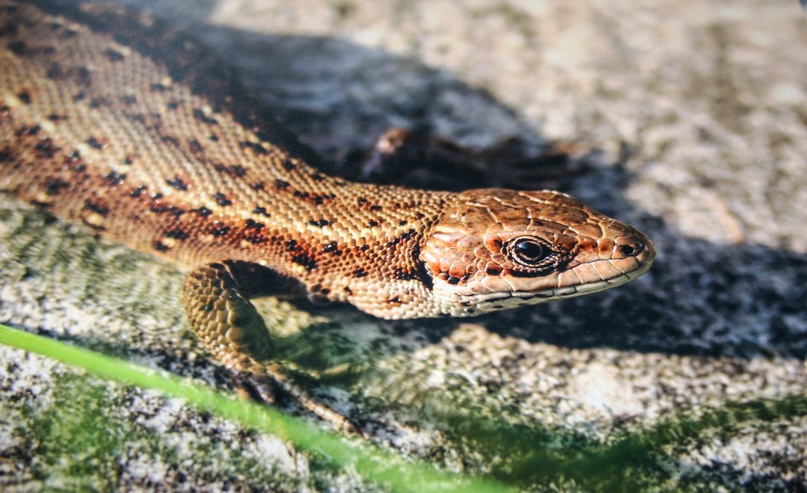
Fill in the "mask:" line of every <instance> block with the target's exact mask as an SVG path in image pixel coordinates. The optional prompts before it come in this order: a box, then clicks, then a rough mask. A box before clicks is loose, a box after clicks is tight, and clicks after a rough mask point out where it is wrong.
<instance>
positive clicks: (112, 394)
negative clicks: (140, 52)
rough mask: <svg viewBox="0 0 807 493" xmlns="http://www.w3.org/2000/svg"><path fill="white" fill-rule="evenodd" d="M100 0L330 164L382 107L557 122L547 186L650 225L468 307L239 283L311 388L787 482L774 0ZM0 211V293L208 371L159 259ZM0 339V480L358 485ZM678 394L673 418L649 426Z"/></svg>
mask: <svg viewBox="0 0 807 493" xmlns="http://www.w3.org/2000/svg"><path fill="white" fill-rule="evenodd" d="M130 3H132V4H134V5H136V6H138V8H145V9H148V10H151V11H153V12H154V13H155V14H157V15H158V16H160V17H163V18H165V19H166V20H167V21H168V22H170V23H171V24H175V25H177V26H179V27H181V28H183V29H186V30H189V31H190V32H192V33H193V34H194V35H195V36H197V37H199V38H200V39H201V40H202V41H203V42H204V43H205V44H207V45H209V46H210V47H211V49H212V50H214V51H216V52H218V53H219V54H220V55H221V57H222V59H224V60H227V62H228V63H231V64H233V65H234V66H235V68H236V69H237V70H238V72H239V73H240V74H241V76H242V77H243V80H244V81H245V83H246V84H247V85H248V86H249V87H250V88H251V89H252V90H254V91H256V92H257V93H259V94H260V96H261V97H262V98H263V99H264V101H265V102H266V104H267V105H269V106H270V107H271V108H273V109H274V110H275V111H276V113H277V115H278V118H279V119H280V120H281V121H283V122H284V123H286V124H287V125H288V126H289V127H290V128H292V129H293V130H294V131H295V132H296V133H298V135H300V136H301V137H302V138H303V140H305V141H307V142H308V143H309V144H310V145H312V146H313V147H314V148H316V149H317V150H318V151H319V152H320V153H321V154H323V156H325V157H326V159H327V160H328V166H329V171H332V172H345V173H346V172H347V171H345V170H344V169H343V163H344V159H345V158H346V157H347V156H350V155H351V154H352V153H356V152H358V151H359V150H361V149H364V148H366V147H368V146H369V145H371V144H372V143H373V142H374V140H375V138H376V137H377V136H378V135H379V134H381V133H383V132H384V131H385V130H387V129H389V128H391V127H405V128H423V127H425V128H428V129H430V130H431V131H432V132H434V133H436V134H438V135H440V136H442V137H445V138H449V139H452V140H455V141H457V142H460V143H462V144H463V145H467V146H472V147H476V148H484V147H489V146H492V145H495V144H497V143H499V142H502V141H504V140H506V139H508V138H518V139H520V140H521V141H522V142H525V143H526V144H527V145H528V146H540V145H542V144H544V143H546V142H556V141H561V142H573V143H575V144H576V145H581V146H583V147H585V148H587V149H590V150H591V153H590V154H591V156H590V161H591V163H592V164H591V165H590V166H589V168H588V169H587V170H586V171H585V172H583V173H581V174H580V176H577V177H575V178H574V179H573V180H568V181H567V180H563V181H562V183H561V186H563V187H564V189H565V190H567V191H569V192H570V193H572V194H574V195H576V196H578V197H579V198H581V199H583V200H585V201H587V202H589V203H590V204H591V205H593V206H595V207H596V208H599V209H601V210H603V211H604V212H606V213H609V214H612V215H615V216H616V217H619V218H620V219H622V220H625V221H626V222H629V223H632V224H636V225H637V226H638V227H639V228H640V229H642V230H643V231H645V232H646V233H648V234H649V235H650V236H651V238H653V239H654V241H655V243H656V246H657V249H658V251H659V255H658V258H657V261H656V264H655V265H654V267H653V269H652V270H651V271H650V272H649V273H648V274H647V275H645V276H644V277H642V278H641V279H639V280H637V281H635V282H633V283H631V284H629V285H627V286H624V287H621V288H619V289H616V290H612V291H609V292H606V293H602V294H597V295H592V296H588V297H584V298H578V299H574V300H569V301H566V302H563V303H555V304H547V305H543V306H538V307H533V308H527V309H520V310H515V311H510V312H504V313H500V314H495V315H491V316H486V317H483V318H479V319H473V320H461V321H425V322H424V321H407V322H399V323H390V322H381V321H377V320H374V319H372V318H370V317H366V316H363V315H361V314H358V313H356V312H355V311H353V310H351V309H348V308H344V307H335V308H327V309H319V308H318V309H316V310H313V309H311V308H310V307H306V306H298V305H291V304H288V303H279V302H277V301H274V300H268V301H267V302H266V303H265V307H264V308H265V311H266V312H267V313H268V314H269V315H268V318H269V320H270V322H269V324H270V325H271V326H273V327H274V328H275V329H276V330H277V331H278V332H281V333H286V334H294V333H298V334H301V335H299V340H298V341H297V343H296V344H295V346H294V347H292V348H291V349H290V353H294V354H291V355H290V356H289V357H293V358H297V359H301V360H304V359H306V358H311V357H316V358H317V359H318V360H319V363H318V364H319V365H320V366H324V367H331V366H332V367H338V366H339V365H355V366H356V367H360V368H363V369H365V371H363V372H362V373H361V374H360V377H359V378H357V379H356V381H351V382H350V383H345V382H344V381H342V382H341V383H340V381H339V379H335V381H334V383H328V382H327V381H326V382H324V383H322V384H321V385H320V386H319V387H317V388H316V389H315V390H316V391H317V393H318V395H320V396H321V397H322V398H323V399H324V400H326V401H327V402H328V403H330V404H331V405H333V406H334V407H335V408H336V409H339V410H342V411H344V412H348V413H350V414H351V416H355V417H356V419H357V420H359V421H360V422H362V423H366V424H367V429H368V431H369V432H370V433H371V436H372V437H371V439H372V440H374V441H377V442H379V443H385V444H386V445H387V446H389V447H392V448H393V449H394V450H400V451H401V453H405V454H413V455H415V456H418V457H422V458H424V459H426V460H428V461H431V462H434V463H435V464H437V465H439V466H441V467H446V468H449V469H454V470H462V471H466V472H471V473H477V474H486V475H490V477H493V478H499V479H502V480H503V481H506V482H514V483H515V484H517V485H518V486H520V487H523V488H525V489H534V490H544V489H551V488H560V489H572V490H575V489H583V490H591V489H603V490H607V489H608V488H609V487H613V486H614V485H620V484H625V481H628V480H630V481H633V483H630V484H633V485H637V486H639V487H641V488H644V489H650V490H664V489H678V490H692V491H695V490H704V489H705V490H712V489H727V490H737V489H748V490H755V489H756V490H758V489H763V490H779V491H786V490H790V491H801V490H802V489H803V487H804V486H803V485H804V484H807V417H805V414H806V413H805V410H804V408H805V406H804V404H803V401H801V402H802V404H801V405H798V404H796V405H793V406H790V405H789V403H790V402H791V401H790V400H788V399H792V396H797V400H796V402H797V403H798V402H799V401H798V396H800V397H801V398H802V399H804V396H805V388H806V386H807V375H806V369H805V357H807V311H806V310H805V307H806V306H807V158H805V156H807V59H806V58H805V57H804V50H803V47H804V46H805V45H807V25H805V18H804V14H803V12H802V11H801V10H800V9H799V7H798V5H797V3H796V2H777V1H773V0H770V1H766V2H752V1H750V0H741V1H738V2H731V3H724V4H714V3H712V4H703V3H702V2H695V1H685V2H672V1H669V0H667V1H660V2H635V1H632V2H628V1H621V2H585V3H575V2H561V1H553V2H533V1H528V0H522V1H517V0H512V1H501V0H474V1H472V2H463V3H462V4H460V3H457V2H448V1H439V0H438V1H428V2H427V1H419V0H411V1H406V2H402V1H377V2H359V1H349V0H343V1H325V0H304V1H299V2H293V3H292V2H282V1H271V0H264V1H257V0H240V1H228V2H223V1H221V2H216V1H212V0H210V1H205V2H195V1H190V0H181V1H175V2H158V1H156V0H150V1H145V0H144V1H139V2H135V1H133V2H130ZM507 172H508V170H507V169H503V170H493V173H492V176H496V174H497V173H498V174H501V173H507ZM514 173H515V172H514ZM460 179H461V177H458V180H460ZM511 181H513V182H516V183H518V181H519V178H518V176H516V177H515V179H512V178H511ZM524 185H525V186H529V185H532V182H531V181H529V180H525V181H524ZM0 237H2V240H0V278H1V279H2V282H0V321H3V322H6V323H10V324H12V325H15V326H19V327H24V328H26V329H27V330H31V331H35V332H38V333H42V334H45V335H47V336H49V337H54V338H58V339H62V340H66V341H69V342H72V343H75V344H78V345H81V346H84V347H88V348H91V349H95V350H99V351H102V352H104V353H107V354H113V355H116V356H120V357H124V358H126V359H129V360H132V361H135V362H137V363H140V364H145V365H148V366H151V367H159V368H164V369H167V370H169V371H171V372H173V373H176V374H179V375H183V376H186V377H191V378H195V379H199V380H201V381H205V382H209V383H211V384H214V385H216V386H218V387H220V388H224V389H232V388H233V386H232V382H231V381H230V379H229V378H228V377H227V375H226V373H225V372H223V371H222V370H221V369H220V368H219V367H218V366H217V365H216V363H215V361H213V360H212V359H211V358H210V357H209V356H208V355H207V354H206V353H205V352H204V351H202V350H201V348H200V346H199V345H198V344H197V343H196V341H195V340H194V339H193V337H192V335H190V334H189V332H188V331H187V330H186V329H187V326H186V323H185V322H184V319H183V315H182V312H181V308H180V303H179V297H180V296H179V294H180V289H181V285H182V279H183V275H182V274H181V273H178V272H176V271H175V270H174V269H173V268H171V267H170V266H167V265H165V264H162V263H159V262H156V261H154V260H152V259H150V258H148V257H146V256H143V255H140V254H137V253H133V252H130V251H129V250H127V249H126V248H123V247H120V246H117V245H114V244H111V243H108V242H106V241H100V242H99V241H98V240H97V239H96V238H94V237H92V236H90V235H88V234H87V233H86V232H84V231H83V230H81V229H80V228H76V227H73V226H69V225H64V224H62V223H59V222H55V221H53V220H52V219H50V218H47V217H45V216H43V215H41V214H39V213H38V212H36V211H35V210H33V209H32V208H30V207H27V206H23V205H20V204H18V203H16V202H15V201H13V200H11V199H8V198H7V197H0ZM0 351H2V361H3V363H2V364H0V485H2V486H3V488H5V489H17V490H20V491H22V490H30V489H41V488H76V487H79V486H80V487H82V488H86V487H93V488H96V489H134V488H146V489H159V488H161V487H165V488H170V489H186V490H200V491H216V490H221V489H260V488H267V489H274V490H278V491H326V490H327V491H369V490H374V489H375V488H376V486H374V485H372V484H371V483H368V482H366V481H362V479H361V478H358V477H356V476H355V474H353V473H351V472H350V471H338V470H333V469H331V468H329V467H327V465H324V464H322V463H321V461H318V460H317V458H316V457H312V456H309V455H308V454H303V453H300V452H298V451H296V450H295V449H294V447H293V445H290V444H287V443H282V442H280V441H279V440H277V439H275V438H273V437H270V436H265V435H262V434H259V433H255V432H251V431H246V430H243V429H241V428H240V427H238V426H237V425H235V424H232V423H229V422H227V421H225V420H222V419H218V418H215V417H210V416H207V415H203V414H200V413H198V412H196V411H194V410H192V409H189V408H187V407H186V406H184V405H182V403H181V402H177V401H173V400H165V399H162V398H160V397H159V396H157V395H154V394H152V393H150V392H143V391H139V390H137V389H131V388H127V387H122V386H118V385H113V384H108V383H105V382H102V381H99V380H97V379H94V378H90V377H84V376H81V374H80V373H77V372H75V371H73V370H71V369H69V368H65V367H64V366H62V365H59V364H56V363H53V362H52V361H50V360H48V359H46V358H42V357H38V356H32V355H27V354H25V353H23V352H21V351H18V350H11V349H8V348H2V349H0ZM368 368H369V369H368ZM76 396H78V397H76ZM788 396H790V397H788ZM759 399H772V400H773V401H772V402H774V407H776V406H778V407H776V409H778V410H779V411H778V412H775V413H773V414H766V415H760V416H757V415H753V414H752V415H751V416H750V417H748V416H747V417H746V418H741V419H737V420H735V421H732V420H731V418H730V416H732V415H733V414H732V412H733V411H732V410H734V411H737V409H740V411H741V410H742V409H745V408H742V406H740V408H738V407H737V405H736V404H732V403H738V402H739V403H742V402H747V401H758V400H759ZM71 406H73V407H74V408H75V409H82V410H84V411H83V412H86V413H87V414H88V415H89V416H91V417H92V418H93V422H94V423H95V424H96V425H97V426H98V427H99V428H100V430H105V429H117V430H118V432H116V433H114V434H112V435H114V438H108V439H106V438H105V437H106V436H107V435H106V434H105V433H104V432H102V431H99V430H98V429H91V431H88V432H87V433H86V435H87V437H86V439H85V440H84V441H82V442H81V443H78V444H75V446H73V447H72V448H71V446H69V445H70V444H67V445H64V444H62V445H60V446H56V445H55V444H58V443H59V439H60V435H58V432H57V431H54V429H53V421H54V420H63V414H60V409H68V410H69V409H73V408H72V407H71ZM285 409H286V411H287V412H290V413H299V410H298V409H297V408H296V407H295V406H294V405H293V404H290V405H286V406H285ZM783 409H784V411H783ZM721 410H722V411H723V412H724V414H723V415H721V414H720V413H721ZM740 411H737V415H740V414H741V412H740ZM76 412H78V411H76ZM68 415H70V414H69V413H68ZM710 416H718V418H715V419H711V418H710ZM720 416H723V418H720ZM88 419H89V418H88ZM710 419H711V420H710ZM68 421H69V420H68ZM682 422H685V423H695V424H693V425H692V427H691V428H689V429H688V430H689V431H688V432H687V431H686V430H685V432H682V433H680V434H679V435H678V438H677V439H672V440H667V441H665V440H664V439H661V438H658V437H659V436H662V435H663V433H662V431H659V430H663V429H665V428H663V427H664V426H673V427H674V426H675V423H682ZM727 422H731V424H729V425H727V424H726V423H727ZM715 423H717V424H715ZM65 426H66V427H67V428H70V426H71V425H70V423H66V424H65ZM82 426H83V425H82V424H81V423H78V424H76V425H75V429H77V430H83V429H84V428H82ZM323 426H326V425H323ZM681 429H684V428H681ZM655 432H657V434H656V435H652V434H653V433H655ZM651 435H652V436H654V437H656V439H655V440H656V441H655V442H653V441H652V440H650V442H649V443H651V444H656V445H652V446H650V448H648V449H643V450H646V451H647V454H645V455H646V456H647V457H646V458H645V460H644V462H642V461H639V462H641V463H639V464H637V463H633V462H630V461H627V460H626V461H623V462H621V463H619V462H618V463H617V464H616V466H613V468H612V469H611V470H610V471H611V473H609V474H610V475H608V476H601V475H600V476H598V475H597V474H592V475H591V477H590V478H586V477H585V476H584V475H582V474H578V475H577V476H576V475H575V474H574V473H573V472H569V471H568V470H567V473H566V475H565V476H564V475H555V476H553V475H551V474H545V473H543V472H536V471H539V469H540V467H539V466H546V465H547V464H550V465H552V464H555V465H557V464H558V463H557V462H552V461H551V460H549V459H547V458H552V457H555V456H562V457H566V456H568V457H572V456H574V453H576V452H579V453H581V454H583V452H590V453H594V452H596V451H597V450H600V448H602V447H607V446H610V445H613V444H618V443H620V441H621V440H622V441H624V440H626V439H630V437H636V436H643V437H647V436H651ZM97 442H109V443H107V444H106V448H104V447H101V446H99V445H98V443H97ZM598 447H600V448H598ZM592 451H594V452H592ZM542 454H546V455H542ZM553 454H554V455H553ZM564 454H565V455H564ZM525 457H526V458H525ZM529 457H539V458H544V460H543V462H535V461H533V462H530V460H531V459H529ZM68 459H69V460H68ZM536 460H537V459H536ZM71 461H72V462H71ZM75 463H78V464H89V465H88V466H86V467H87V468H86V469H84V470H82V469H81V468H78V469H76V468H75V467H70V464H75ZM66 464H67V465H66ZM518 467H521V469H520V470H519V471H520V472H518V474H516V472H514V471H515V470H516V469H517V468H518ZM546 467H549V466H546ZM558 467H560V466H558ZM77 470H78V472H77ZM82 471H83V472H82ZM614 478H616V479H614ZM587 481H588V482H587ZM609 481H615V482H611V483H609Z"/></svg>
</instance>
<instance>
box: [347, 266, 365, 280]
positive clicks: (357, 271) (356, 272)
mask: <svg viewBox="0 0 807 493" xmlns="http://www.w3.org/2000/svg"><path fill="white" fill-rule="evenodd" d="M351 274H352V275H353V277H358V278H362V277H367V275H368V274H367V271H366V270H364V269H362V268H361V267H359V268H358V269H355V270H354V271H353V272H351Z"/></svg>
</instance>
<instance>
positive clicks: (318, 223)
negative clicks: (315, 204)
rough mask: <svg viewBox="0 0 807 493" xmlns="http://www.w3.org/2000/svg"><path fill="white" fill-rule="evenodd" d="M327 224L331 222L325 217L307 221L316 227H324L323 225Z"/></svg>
mask: <svg viewBox="0 0 807 493" xmlns="http://www.w3.org/2000/svg"><path fill="white" fill-rule="evenodd" d="M329 224H331V222H330V221H328V220H327V219H319V220H312V221H308V225H309V226H316V227H318V228H323V227H325V226H327V225H329Z"/></svg>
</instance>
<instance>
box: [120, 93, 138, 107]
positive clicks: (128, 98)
mask: <svg viewBox="0 0 807 493" xmlns="http://www.w3.org/2000/svg"><path fill="white" fill-rule="evenodd" d="M120 102H121V103H123V104H125V105H126V106H131V105H133V104H135V103H136V102H137V96H135V95H134V94H124V95H123V96H121V97H120Z"/></svg>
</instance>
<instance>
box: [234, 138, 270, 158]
mask: <svg viewBox="0 0 807 493" xmlns="http://www.w3.org/2000/svg"><path fill="white" fill-rule="evenodd" d="M239 144H240V145H241V149H252V152H254V153H255V154H257V155H259V156H265V155H266V154H268V153H269V151H267V150H266V149H265V148H264V147H263V146H262V145H260V144H258V143H255V142H249V141H247V140H242V141H241V142H239Z"/></svg>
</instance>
